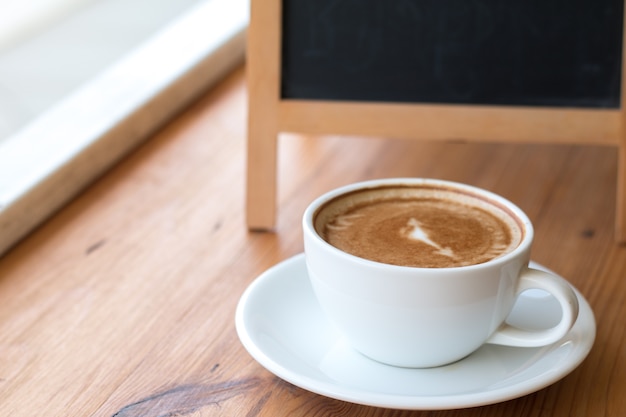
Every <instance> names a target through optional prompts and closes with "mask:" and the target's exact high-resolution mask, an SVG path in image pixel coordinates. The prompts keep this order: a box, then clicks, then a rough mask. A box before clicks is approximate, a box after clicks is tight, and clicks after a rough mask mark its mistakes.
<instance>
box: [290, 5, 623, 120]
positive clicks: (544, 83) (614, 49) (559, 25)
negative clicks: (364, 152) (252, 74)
mask: <svg viewBox="0 0 626 417" xmlns="http://www.w3.org/2000/svg"><path fill="white" fill-rule="evenodd" d="M622 25H623V2H622V1H621V0H532V1H531V0H283V2H282V45H281V48H282V49H281V55H282V58H281V67H280V69H281V73H282V74H281V80H280V94H281V97H282V98H283V99H312V100H339V101H368V102H400V103H402V102H410V103H416V102H417V103H450V104H481V105H499V106H503V105H504V106H507V105H522V106H549V107H553V106H556V107H583V108H588V107H589V108H619V107H620V95H621V92H620V88H621V82H620V80H621V74H622V70H621V60H622Z"/></svg>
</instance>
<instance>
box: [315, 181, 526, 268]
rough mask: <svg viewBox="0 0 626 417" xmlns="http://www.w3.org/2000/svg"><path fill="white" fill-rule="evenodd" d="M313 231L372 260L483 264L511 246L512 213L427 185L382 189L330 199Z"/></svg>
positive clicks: (516, 236)
mask: <svg viewBox="0 0 626 417" xmlns="http://www.w3.org/2000/svg"><path fill="white" fill-rule="evenodd" d="M315 228H316V230H317V232H318V233H319V234H320V236H321V237H322V238H323V239H325V240H326V241H327V242H328V243H330V244H331V245H333V246H335V247H337V248H339V249H341V250H343V251H346V252H348V253H351V254H353V255H356V256H360V257H363V258H366V259H370V260H373V261H378V262H383V263H389V264H396V265H406V266H418V267H456V266H464V265H472V264H478V263H483V262H487V261H489V260H491V259H493V258H496V257H498V256H501V255H503V254H504V253H508V252H510V251H512V250H513V249H514V248H516V247H517V246H518V245H519V243H520V242H521V240H522V235H523V230H522V228H521V226H520V225H519V224H518V222H517V221H516V220H515V218H514V217H513V215H512V214H510V213H509V212H508V211H507V209H506V208H505V207H502V206H500V205H499V204H497V203H494V202H489V201H486V200H485V199H483V198H481V197H480V196H478V195H473V194H467V193H466V192H464V191H455V190H454V189H451V188H437V187H432V186H419V185H418V186H388V187H380V188H376V189H366V190H360V191H357V192H353V193H350V194H347V195H344V196H342V197H339V198H336V199H335V200H332V201H330V202H329V203H327V204H326V205H324V206H323V207H322V208H320V209H319V210H318V212H317V214H316V217H315Z"/></svg>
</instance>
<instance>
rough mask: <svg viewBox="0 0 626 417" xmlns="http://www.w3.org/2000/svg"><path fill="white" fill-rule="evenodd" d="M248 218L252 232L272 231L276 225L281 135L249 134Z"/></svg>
mask: <svg viewBox="0 0 626 417" xmlns="http://www.w3.org/2000/svg"><path fill="white" fill-rule="evenodd" d="M247 152H248V154H247V156H248V163H247V184H246V217H247V224H248V229H250V230H271V229H273V228H274V226H275V222H276V198H277V197H276V196H277V192H276V187H277V181H276V171H277V168H276V163H277V161H276V159H277V158H276V153H277V133H276V132H275V131H272V132H268V131H267V130H265V131H264V130H263V129H254V123H252V121H251V123H250V131H249V132H248V151H247Z"/></svg>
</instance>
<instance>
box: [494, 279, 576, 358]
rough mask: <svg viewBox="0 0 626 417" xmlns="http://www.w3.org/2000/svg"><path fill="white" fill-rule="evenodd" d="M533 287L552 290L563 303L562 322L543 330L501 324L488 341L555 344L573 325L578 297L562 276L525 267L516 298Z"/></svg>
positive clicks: (541, 344) (502, 343)
mask: <svg viewBox="0 0 626 417" xmlns="http://www.w3.org/2000/svg"><path fill="white" fill-rule="evenodd" d="M530 289H540V290H544V291H547V292H548V293H550V294H551V295H552V296H553V297H554V298H555V299H556V300H557V301H558V303H559V304H560V306H561V312H562V315H561V321H560V322H559V323H558V324H557V325H556V326H554V327H552V328H549V329H542V330H525V329H520V328H518V327H515V326H512V325H510V324H508V323H504V324H502V326H500V328H499V329H498V330H496V332H495V333H494V334H493V335H491V337H490V338H489V339H488V340H487V343H492V344H496V345H505V346H520V347H538V346H546V345H550V344H552V343H555V342H557V341H559V340H560V339H562V338H563V337H564V336H565V335H566V334H567V333H568V332H569V331H570V329H571V328H572V326H573V325H574V323H575V322H576V318H577V317H578V297H576V294H575V293H574V291H573V290H572V287H571V286H569V285H568V284H567V282H565V280H563V279H562V278H560V277H557V276H555V275H553V274H550V273H549V272H545V271H541V270H537V269H532V268H526V269H525V270H524V271H523V272H522V275H521V277H520V280H519V284H518V289H517V294H516V297H519V295H520V294H521V293H522V292H524V291H526V290H530Z"/></svg>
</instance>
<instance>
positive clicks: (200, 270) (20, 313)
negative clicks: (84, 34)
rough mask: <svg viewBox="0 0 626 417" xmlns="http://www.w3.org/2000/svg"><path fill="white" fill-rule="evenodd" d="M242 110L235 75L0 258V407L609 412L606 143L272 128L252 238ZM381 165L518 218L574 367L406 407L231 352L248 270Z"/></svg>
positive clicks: (611, 251) (623, 253)
mask: <svg viewBox="0 0 626 417" xmlns="http://www.w3.org/2000/svg"><path fill="white" fill-rule="evenodd" d="M246 106H247V91H246V87H245V77H244V70H243V69H239V70H238V71H237V72H236V73H234V74H232V76H230V77H229V78H228V79H226V80H225V81H224V82H223V83H221V84H220V86H219V87H218V88H217V89H215V90H213V91H211V92H210V93H208V94H207V95H205V96H204V97H203V98H202V99H201V100H200V101H198V102H197V103H196V104H195V105H193V106H192V107H190V108H188V109H187V110H186V111H185V112H184V113H182V114H181V115H180V116H179V117H178V118H177V119H176V120H174V121H173V122H172V123H170V124H169V125H167V126H166V127H165V128H164V129H162V130H161V131H160V132H159V133H157V134H155V135H154V137H152V138H151V140H150V141H149V142H147V143H146V144H145V145H144V146H142V147H141V148H140V149H138V150H137V151H136V152H135V153H134V154H132V155H131V156H130V157H128V158H126V159H125V160H124V161H122V162H121V163H120V164H119V165H118V166H116V167H115V168H114V169H113V170H112V171H110V172H109V173H108V174H107V175H105V176H104V177H102V178H101V179H100V180H99V181H97V182H96V183H95V184H94V185H93V186H92V187H90V188H89V189H88V190H87V191H86V192H84V193H83V194H82V195H80V196H79V197H78V198H76V199H75V200H74V201H73V202H72V203H71V204H69V205H68V206H66V207H65V208H63V209H62V210H61V211H59V212H58V213H57V214H56V215H55V216H54V217H53V218H52V219H51V220H50V221H48V222H47V223H45V224H44V225H43V226H42V227H40V228H39V229H37V230H36V231H35V232H33V233H32V234H31V235H30V236H29V237H27V238H26V239H25V240H23V241H22V242H21V243H20V244H19V245H18V246H16V247H15V248H14V249H13V250H12V251H10V252H8V253H7V254H6V255H5V256H4V257H3V258H1V259H0V415H2V416H12V417H14V416H18V417H20V416H25V417H26V416H28V417H30V416H37V415H45V416H47V417H55V416H59V417H61V416H63V417H65V416H68V415H77V416H78V415H80V416H107V417H111V416H117V417H131V416H132V417H135V416H143V417H145V416H164V415H177V416H209V415H238V416H251V417H252V416H272V417H275V416H281V415H289V416H330V415H339V416H342V415H345V416H348V415H349V416H361V417H365V416H368V417H375V416H376V417H383V416H385V417H392V416H393V417H402V416H413V417H422V416H423V417H426V416H428V417H439V416H441V417H457V416H458V417H460V416H464V417H468V416H469V417H472V416H476V417H478V416H480V417H486V416H494V417H495V416H507V417H510V416H512V417H517V416H519V417H522V416H524V417H526V416H531V417H540V416H541V417H543V416H555V417H570V416H581V417H582V416H607V417H618V416H622V415H625V414H626V402H625V400H624V392H626V340H625V331H624V330H625V325H624V317H626V279H625V277H626V247H624V246H620V245H616V244H615V243H614V241H613V227H614V222H613V220H614V215H615V192H614V190H615V187H616V173H617V166H618V163H617V162H618V153H617V149H615V148H613V147H604V146H575V145H541V144H524V145H522V144H511V143H508V144H493V143H460V142H443V141H438V142H432V141H431V142H429V141H424V142H422V141H414V140H411V141H408V140H398V139H382V138H363V137H350V136H306V135H282V136H281V137H280V139H279V141H278V145H279V147H278V159H277V164H278V172H279V174H280V175H279V188H278V189H279V190H280V192H279V194H278V198H277V207H278V216H277V221H276V226H275V233H254V232H249V231H248V228H247V225H246V209H245V178H246V157H245V155H246ZM394 176H421V177H433V178H443V179H449V180H456V181H462V182H466V183H470V184H474V185H477V186H480V187H484V188H487V189H490V190H492V191H495V192H497V193H500V194H502V195H504V196H505V197H507V198H509V199H511V200H512V201H514V202H515V203H517V204H518V205H519V206H520V207H522V208H523V209H524V210H525V211H526V212H527V213H528V215H529V216H530V218H531V219H532V220H533V222H534V224H535V227H536V244H535V246H534V249H533V258H534V259H535V260H536V261H538V262H540V263H542V264H544V265H546V266H548V267H550V268H552V269H554V270H555V271H557V272H558V273H560V274H562V275H563V276H565V277H566V278H567V279H568V280H569V281H570V282H571V283H572V284H574V285H575V286H576V287H577V288H578V289H579V290H580V291H581V292H582V293H583V294H584V295H585V297H586V298H587V299H588V300H589V302H590V304H591V306H592V308H593V310H594V313H595V315H596V320H597V322H598V334H597V339H596V342H595V345H594V348H593V350H592V351H591V353H590V355H589V357H588V358H587V359H586V360H585V361H584V362H583V363H582V365H581V366H579V367H578V368H577V369H576V370H574V372H572V373H571V374H570V375H568V376H566V377H565V378H563V379H562V380H561V381H558V382H557V383H555V384H553V385H551V386H549V387H547V388H545V389H543V390H540V391H538V392H536V393H534V394H530V395H527V396H524V397H522V398H519V399H516V400H511V401H507V402H504V403H500V404H495V405H491V406H486V407H477V408H471V409H467V410H451V411H439V412H431V411H414V412H410V411H398V410H391V409H382V408H375V407H366V406H361V405H355V404H350V403H346V402H341V401H336V400H333V399H329V398H326V397H323V396H319V395H316V394H313V393H310V392H308V391H305V390H302V389H300V388H297V387H294V386H293V385H290V384H288V383H286V382H283V381H282V380H280V379H278V378H277V377H275V376H273V375H272V374H270V373H269V372H267V371H266V370H265V369H264V368H262V367H261V366H260V365H259V364H258V363H257V362H255V361H254V360H253V359H252V358H251V357H250V356H249V354H248V353H247V352H246V351H245V350H244V348H243V347H242V346H241V344H240V342H239V340H238V338H237V335H236V332H235V328H234V313H235V307H236V304H237V301H238V300H239V297H240V295H241V293H242V292H243V291H244V289H245V288H246V287H247V286H248V285H249V284H250V283H251V282H252V281H253V280H254V279H255V277H256V276H258V275H259V274H260V273H261V272H263V271H264V270H265V269H267V268H268V267H270V266H272V265H274V264H276V263H277V262H280V261H281V260H283V259H286V258H287V257H289V256H291V255H294V254H296V253H299V252H301V251H302V242H301V240H302V233H301V230H300V217H301V215H302V212H303V210H304V208H305V207H306V205H307V204H308V203H309V202H310V201H311V200H312V199H313V198H315V197H316V196H317V195H319V194H321V193H322V192H324V191H326V190H328V189H330V188H334V187H336V186H339V185H343V184H346V183H349V182H353V181H358V180H365V179H370V178H380V177H394Z"/></svg>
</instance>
